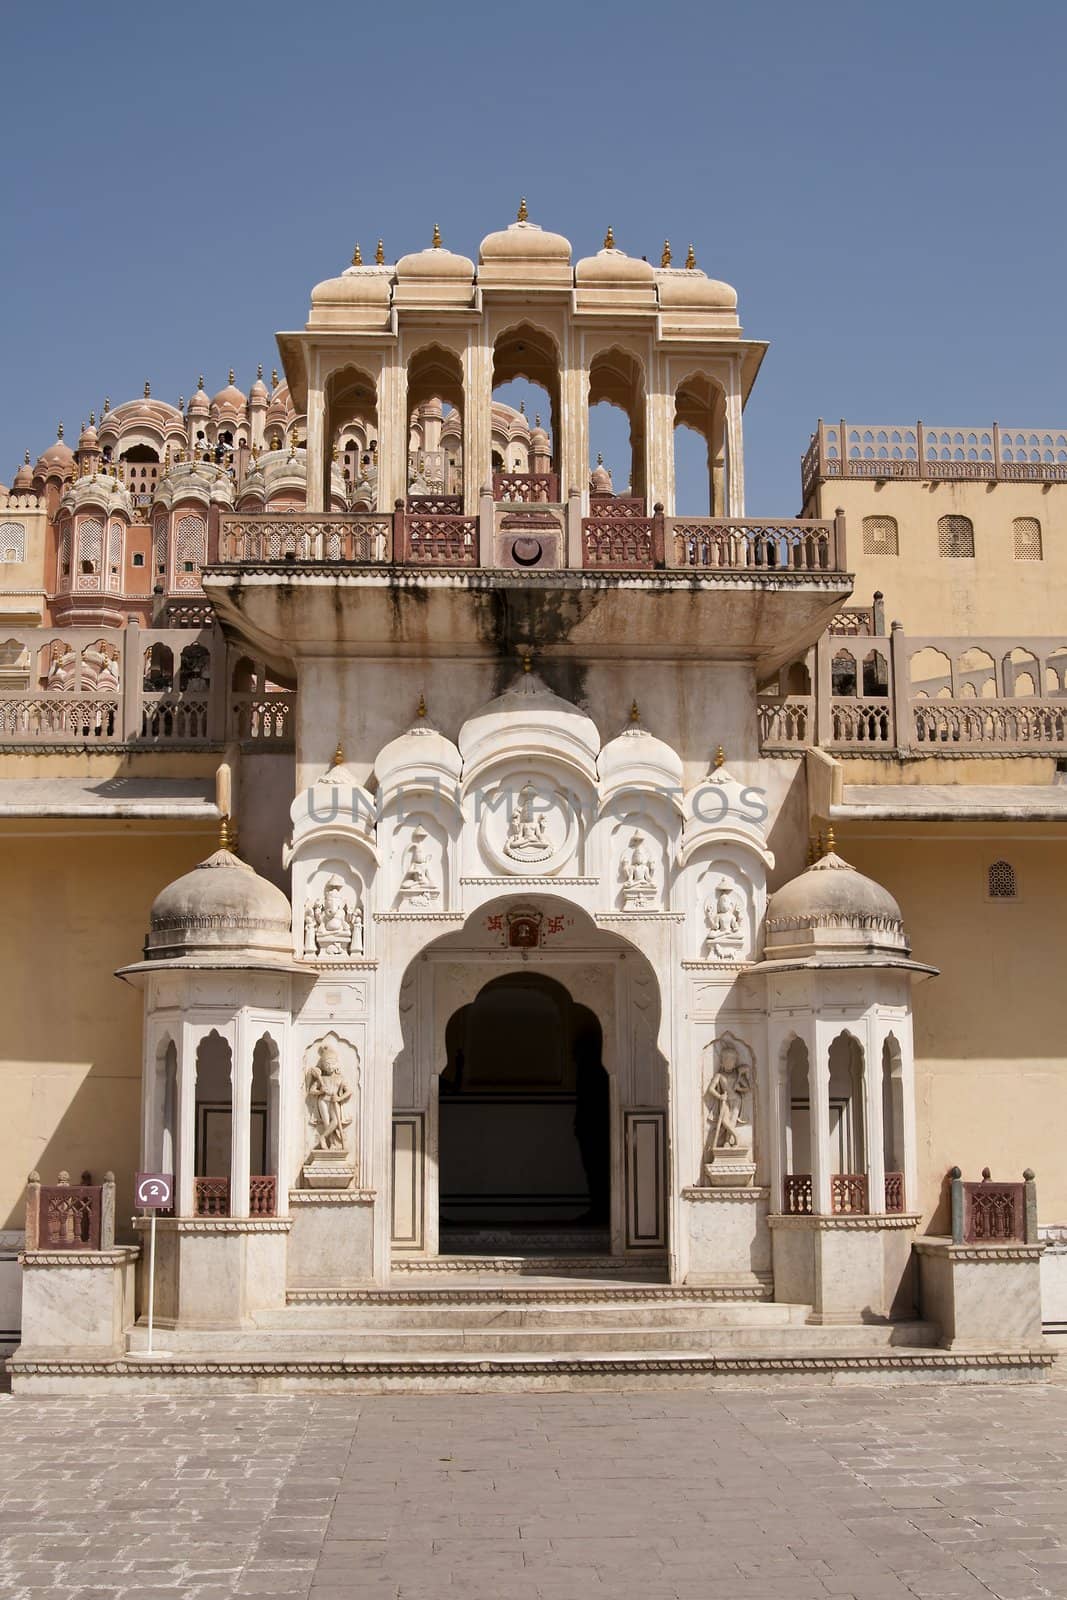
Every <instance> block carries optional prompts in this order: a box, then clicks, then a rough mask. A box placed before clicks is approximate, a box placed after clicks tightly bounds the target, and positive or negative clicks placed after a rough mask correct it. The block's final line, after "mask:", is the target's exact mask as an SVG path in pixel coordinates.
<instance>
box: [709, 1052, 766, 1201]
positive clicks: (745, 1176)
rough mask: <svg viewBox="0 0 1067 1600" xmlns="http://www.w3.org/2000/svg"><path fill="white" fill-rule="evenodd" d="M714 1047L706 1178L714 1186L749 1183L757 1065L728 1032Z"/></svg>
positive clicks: (710, 1079) (750, 1179) (739, 1185)
mask: <svg viewBox="0 0 1067 1600" xmlns="http://www.w3.org/2000/svg"><path fill="white" fill-rule="evenodd" d="M712 1051H713V1060H712V1072H711V1077H710V1078H709V1080H708V1087H707V1091H706V1093H705V1096H704V1100H705V1104H706V1106H707V1111H708V1135H707V1145H706V1154H705V1158H704V1176H705V1181H706V1182H707V1183H709V1184H711V1185H712V1186H713V1187H735V1188H736V1187H747V1186H748V1185H750V1184H751V1183H752V1180H753V1178H754V1177H755V1173H756V1167H755V1163H754V1162H753V1160H752V1087H753V1085H752V1079H753V1071H754V1068H753V1065H752V1062H751V1059H746V1058H745V1055H744V1054H743V1049H742V1047H741V1046H740V1045H739V1043H737V1042H735V1041H734V1040H733V1039H731V1038H730V1036H729V1035H727V1036H726V1037H725V1038H722V1039H717V1040H716V1041H715V1043H714V1045H713V1046H712Z"/></svg>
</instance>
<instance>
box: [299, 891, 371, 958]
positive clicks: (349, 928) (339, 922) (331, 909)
mask: <svg viewBox="0 0 1067 1600" xmlns="http://www.w3.org/2000/svg"><path fill="white" fill-rule="evenodd" d="M304 954H305V955H306V956H361V955H362V954H363V907H362V906H361V905H360V904H359V902H358V900H357V901H354V902H353V903H352V904H349V902H348V899H347V897H346V894H345V886H344V884H343V883H342V882H341V879H340V878H336V877H335V878H330V879H328V880H327V883H326V887H325V888H324V890H323V892H322V899H321V900H311V899H310V898H309V899H308V902H307V905H306V906H305V908H304Z"/></svg>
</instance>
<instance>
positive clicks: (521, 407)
mask: <svg viewBox="0 0 1067 1600" xmlns="http://www.w3.org/2000/svg"><path fill="white" fill-rule="evenodd" d="M525 415H526V401H525V400H520V401H519V416H520V417H524V416H525Z"/></svg>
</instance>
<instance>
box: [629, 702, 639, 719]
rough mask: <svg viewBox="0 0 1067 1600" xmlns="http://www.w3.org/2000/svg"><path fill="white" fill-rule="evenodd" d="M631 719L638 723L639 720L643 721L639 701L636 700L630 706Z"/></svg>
mask: <svg viewBox="0 0 1067 1600" xmlns="http://www.w3.org/2000/svg"><path fill="white" fill-rule="evenodd" d="M630 721H631V722H634V723H637V722H640V721H641V713H640V711H638V709H637V701H636V700H635V701H634V702H633V704H632V705H631V707H630Z"/></svg>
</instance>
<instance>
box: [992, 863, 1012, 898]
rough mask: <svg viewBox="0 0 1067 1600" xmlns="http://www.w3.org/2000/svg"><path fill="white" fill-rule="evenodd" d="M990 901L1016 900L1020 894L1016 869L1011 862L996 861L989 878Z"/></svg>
mask: <svg viewBox="0 0 1067 1600" xmlns="http://www.w3.org/2000/svg"><path fill="white" fill-rule="evenodd" d="M988 884H989V898H990V900H1014V899H1015V897H1016V895H1017V894H1018V888H1017V886H1016V882H1015V868H1014V867H1013V866H1012V864H1011V862H1010V861H994V862H993V864H992V866H991V867H990V868H989V876H988Z"/></svg>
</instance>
